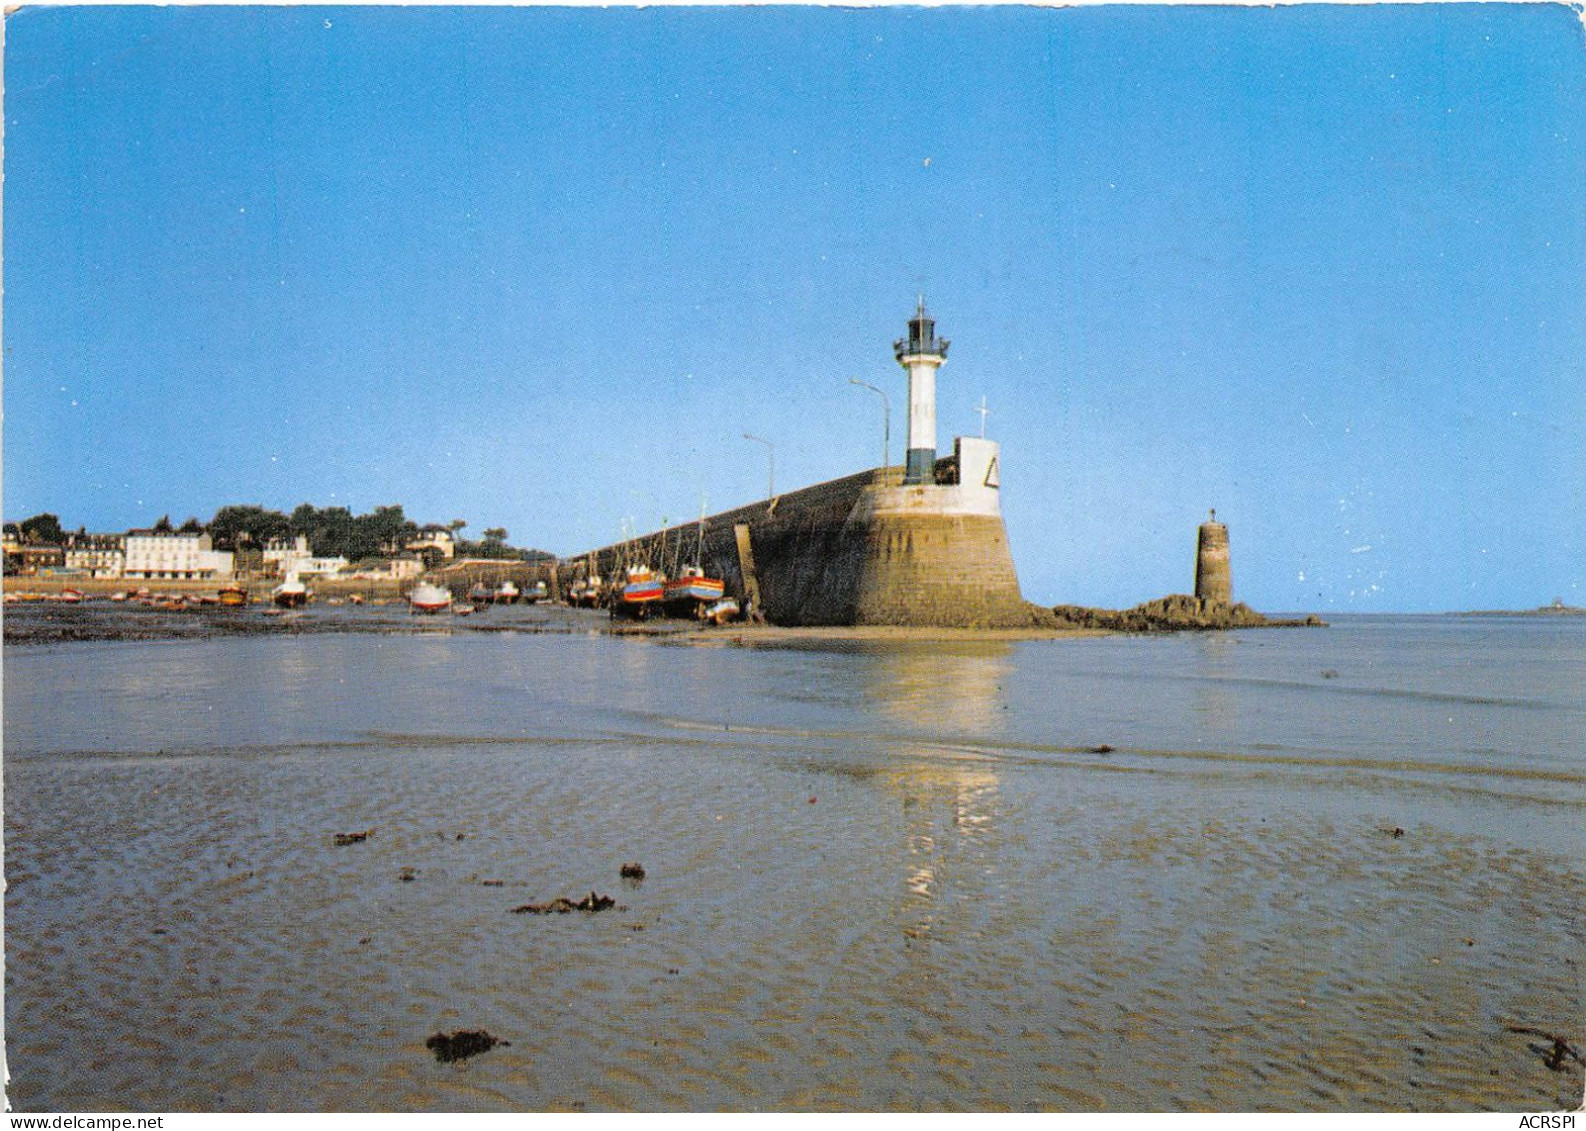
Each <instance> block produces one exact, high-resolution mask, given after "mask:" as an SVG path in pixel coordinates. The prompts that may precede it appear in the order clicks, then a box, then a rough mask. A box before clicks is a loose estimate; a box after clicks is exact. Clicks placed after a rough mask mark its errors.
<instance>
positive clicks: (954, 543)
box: [562, 470, 1050, 628]
mask: <svg viewBox="0 0 1586 1131" xmlns="http://www.w3.org/2000/svg"><path fill="white" fill-rule="evenodd" d="M885 480H886V476H885V474H884V473H883V472H881V471H879V470H876V471H866V472H861V473H859V474H857V475H850V476H845V477H844V478H842V479H834V480H831V481H829V482H826V483H820V484H817V485H815V486H813V487H807V488H804V489H803V490H799V491H793V492H789V493H788V494H786V495H781V496H778V497H777V498H776V499H773V500H767V501H762V502H758V503H754V504H751V505H749V506H745V507H739V508H736V509H734V510H731V511H726V512H723V513H721V514H717V515H712V516H710V517H708V518H707V519H705V522H704V537H703V546H704V550H703V553H700V552H699V546H700V529H699V524H697V523H692V524H689V525H686V526H681V527H677V528H674V529H672V530H669V531H665V532H655V533H652V534H647V535H642V536H640V537H638V538H634V539H630V540H629V541H628V542H625V543H618V544H616V545H613V546H607V547H603V548H601V549H600V550H598V551H594V557H595V559H596V562H597V570H598V572H599V573H600V574H601V576H602V577H604V578H608V579H609V578H613V577H617V576H619V575H620V572H621V570H622V568H623V565H624V563H625V562H626V561H632V560H641V561H644V562H645V563H646V564H648V565H650V566H651V567H652V568H655V569H660V570H662V571H663V572H667V573H669V574H671V573H675V572H676V571H677V569H678V568H679V567H680V566H682V565H692V564H694V561H695V558H696V557H698V558H700V559H701V561H700V564H701V565H702V567H703V568H704V570H705V572H706V573H707V574H709V575H710V576H713V577H720V578H722V579H723V581H725V582H726V585H727V591H728V592H729V593H732V594H734V595H736V596H738V597H739V598H740V599H742V598H743V597H744V595H745V592H746V589H747V586H746V585H745V579H744V577H743V574H742V571H741V569H740V562H739V558H738V548H737V541H736V538H735V536H734V532H733V531H734V527H735V526H737V525H739V524H742V525H746V526H747V527H748V528H749V540H750V544H751V547H752V551H753V558H754V567H755V574H756V578H755V579H756V581H757V583H758V589H759V592H760V608H759V611H760V612H761V613H763V614H764V616H765V617H766V619H767V620H769V621H770V622H771V623H773V624H781V625H851V624H868V625H906V626H907V625H917V626H929V627H962V628H1027V627H1031V626H1033V625H1036V624H1039V623H1042V614H1045V610H1037V609H1035V607H1034V606H1031V605H1028V604H1026V602H1025V601H1024V600H1023V598H1022V597H1021V596H1020V593H1019V581H1018V576H1017V575H1016V573H1015V571H1014V566H1013V556H1012V554H1011V552H1010V550H1009V547H1008V537H1007V531H1006V530H1005V528H1004V527H1003V523H1002V518H1001V517H1000V515H986V514H961V513H941V514H937V513H931V511H930V508H929V507H926V508H919V507H915V508H913V509H911V510H910V511H909V512H908V513H888V512H886V511H885V510H883V511H881V512H880V513H877V511H876V508H875V506H874V505H873V503H874V500H875V499H876V498H877V497H878V495H882V496H884V493H885V492H886V491H888V490H889V488H888V487H887V486H885V485H884V483H885ZM940 490H942V491H943V492H944V494H943V496H942V498H943V500H944V508H943V509H945V510H951V509H952V508H951V507H949V506H946V501H947V500H948V499H949V496H948V495H947V494H945V492H946V491H948V490H950V489H948V488H941V489H940ZM588 557H589V555H580V556H578V557H574V558H569V559H566V560H565V561H564V562H563V565H562V578H563V584H564V585H565V584H567V583H569V582H570V581H571V579H572V578H573V577H575V576H576V575H577V573H578V572H579V571H581V570H583V569H585V568H586V566H585V565H584V564H583V563H585V562H587V560H588ZM1049 615H1050V614H1046V616H1048V617H1049Z"/></svg>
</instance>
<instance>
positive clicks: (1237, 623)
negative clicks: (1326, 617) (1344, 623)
mask: <svg viewBox="0 0 1586 1131" xmlns="http://www.w3.org/2000/svg"><path fill="white" fill-rule="evenodd" d="M1052 615H1053V618H1054V619H1055V621H1056V623H1057V626H1058V627H1061V628H1099V629H1107V630H1110V631H1113V632H1207V631H1216V630H1221V629H1228V628H1305V627H1315V628H1320V627H1324V622H1323V621H1322V620H1321V619H1319V618H1317V617H1314V616H1310V617H1305V618H1304V619H1301V620H1275V619H1273V618H1271V617H1266V616H1263V615H1262V614H1260V613H1258V612H1256V611H1255V610H1254V609H1252V608H1251V607H1250V606H1249V605H1246V604H1244V603H1242V602H1241V603H1239V604H1234V605H1231V604H1228V603H1226V602H1222V601H1208V600H1203V599H1201V598H1199V597H1190V596H1187V595H1185V594H1183V593H1175V594H1173V595H1172V596H1169V597H1162V598H1160V599H1159V600H1155V601H1147V602H1146V603H1145V604H1143V605H1136V606H1135V607H1134V608H1132V609H1124V610H1122V611H1119V610H1115V609H1088V608H1084V607H1082V606H1080V605H1058V606H1057V607H1055V608H1054V609H1053V610H1052Z"/></svg>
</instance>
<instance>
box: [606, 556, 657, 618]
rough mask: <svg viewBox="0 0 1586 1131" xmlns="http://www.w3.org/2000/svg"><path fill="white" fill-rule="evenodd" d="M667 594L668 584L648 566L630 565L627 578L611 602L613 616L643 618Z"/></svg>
mask: <svg viewBox="0 0 1586 1131" xmlns="http://www.w3.org/2000/svg"><path fill="white" fill-rule="evenodd" d="M665 596H666V584H665V583H664V582H663V581H662V580H661V578H659V577H657V576H656V575H655V572H654V571H653V570H651V569H650V568H649V567H648V566H629V567H628V574H627V580H626V581H625V582H624V583H623V586H622V588H621V589H619V590H617V593H616V595H615V597H614V599H613V600H612V602H611V615H612V616H627V617H637V618H638V619H640V620H643V619H644V618H645V617H647V616H649V615H650V611H651V610H652V609H654V608H655V607H656V606H658V605H659V604H660V603H661V600H662V598H664V597H665Z"/></svg>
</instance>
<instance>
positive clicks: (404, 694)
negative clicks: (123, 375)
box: [4, 610, 1586, 1110]
mask: <svg viewBox="0 0 1586 1131" xmlns="http://www.w3.org/2000/svg"><path fill="white" fill-rule="evenodd" d="M85 615H86V614H85ZM338 615H344V616H345V617H346V618H347V620H348V627H349V628H351V627H357V625H356V624H355V623H354V621H355V620H356V617H357V616H359V615H363V614H361V613H354V612H353V611H352V610H347V611H345V613H344V614H338ZM489 615H490V616H496V617H500V616H502V615H504V614H503V611H500V610H498V611H497V612H494V613H491V614H489ZM516 615H518V616H519V617H520V619H521V620H522V627H524V628H525V629H527V628H529V627H533V625H532V624H531V623H530V620H529V619H524V618H528V617H530V614H521V613H520V614H516ZM534 615H539V614H534ZM559 615H560V616H561V618H562V619H561V621H559V622H557V623H556V624H555V625H554V627H557V628H558V629H559V631H557V632H555V633H545V632H529V631H522V632H478V631H469V632H463V631H449V630H445V629H440V630H430V631H424V632H418V633H410V632H378V633H373V632H351V631H349V632H339V631H329V632H318V633H313V634H279V635H268V636H240V637H231V636H216V637H204V636H202V635H200V636H199V637H198V638H196V639H185V640H165V641H149V640H137V641H106V642H93V643H61V644H45V645H31V646H26V645H25V646H11V647H8V648H7V649H6V652H5V657H4V659H5V668H4V676H5V715H4V723H5V731H4V741H5V783H4V784H5V870H6V880H7V885H8V886H7V890H6V895H5V899H6V903H5V924H6V1000H5V1009H6V1042H7V1050H6V1051H7V1056H8V1060H9V1067H10V1072H11V1082H10V1091H9V1096H10V1099H11V1102H12V1103H13V1104H14V1105H15V1106H16V1107H17V1108H19V1109H22V1110H40V1109H47V1110H64V1109H70V1110H104V1109H112V1108H139V1109H142V1108H148V1109H166V1110H170V1109H242V1110H269V1109H384V1108H393V1109H416V1110H423V1109H464V1110H467V1109H580V1108H581V1109H587V1110H600V1109H647V1110H655V1109H721V1108H731V1109H745V1108H759V1109H796V1110H808V1109H844V1110H846V1109H933V1110H935V1109H943V1110H961V1109H972V1110H1000V1109H1014V1110H1023V1109H1079V1110H1091V1109H1153V1110H1186V1109H1188V1110H1195V1109H1256V1110H1265V1109H1284V1110H1296V1109H1297V1110H1338V1109H1351V1110H1358V1109H1393V1110H1402V1109H1413V1110H1460V1109H1489V1108H1497V1109H1511V1110H1530V1109H1541V1108H1555V1107H1561V1106H1567V1107H1574V1106H1576V1105H1578V1104H1579V1103H1580V1102H1581V1095H1582V1073H1581V1071H1580V1069H1579V1066H1577V1065H1573V1064H1570V1063H1568V1062H1566V1068H1567V1070H1565V1071H1552V1070H1550V1069H1549V1068H1548V1067H1547V1065H1546V1064H1545V1063H1544V1057H1545V1055H1546V1054H1547V1052H1549V1051H1550V1049H1551V1042H1550V1041H1549V1040H1547V1039H1546V1038H1543V1037H1539V1036H1536V1035H1533V1034H1526V1033H1518V1032H1514V1031H1512V1030H1511V1029H1510V1028H1509V1026H1519V1027H1524V1028H1534V1029H1538V1030H1541V1031H1544V1032H1547V1033H1556V1034H1559V1035H1563V1036H1566V1037H1567V1038H1570V1039H1572V1040H1573V1041H1574V1042H1575V1044H1576V1047H1580V1046H1581V1045H1582V1044H1586V1041H1583V1039H1582V1038H1583V1037H1586V1033H1583V1029H1582V1023H1583V1018H1586V1010H1583V1008H1582V1007H1583V1004H1586V994H1583V987H1582V979H1581V963H1582V961H1583V959H1586V926H1583V919H1582V915H1581V909H1582V907H1583V906H1586V853H1583V851H1582V849H1583V847H1586V820H1583V818H1586V764H1583V753H1582V749H1583V743H1582V736H1583V733H1586V678H1583V677H1586V620H1569V619H1552V618H1457V617H1371V618H1364V617H1362V618H1339V620H1338V621H1337V623H1335V624H1334V625H1333V626H1332V627H1331V628H1327V629H1303V630H1265V631H1244V632H1236V633H1218V634H1187V635H1175V636H1164V637H1130V636H1112V637H1097V638H1075V639H1056V640H1034V641H1008V642H996V643H981V642H973V643H972V642H950V643H942V642H930V641H923V640H911V639H899V640H885V641H853V640H814V641H811V640H807V639H804V638H795V637H789V638H787V639H782V638H773V639H771V640H766V639H763V638H759V637H745V638H741V639H740V638H737V637H735V636H734V634H733V632H732V630H731V629H727V630H723V631H722V632H720V633H716V634H704V635H688V636H677V637H646V638H638V639H633V638H621V637H616V636H612V635H609V634H606V633H604V632H601V631H597V629H599V628H601V627H603V625H602V622H601V621H600V620H599V619H598V617H596V616H595V615H589V616H587V617H581V616H580V615H576V614H559ZM7 616H8V620H10V619H11V618H12V614H11V613H10V612H9V611H8V614H7ZM321 627H322V628H323V627H327V626H325V625H321ZM328 627H330V628H335V625H330V626H328ZM9 630H10V626H9V625H8V631H9ZM24 638H25V634H24ZM367 830H373V834H372V835H371V836H370V837H369V838H368V839H367V840H364V841H362V842H360V843H355V844H349V845H343V846H338V845H336V844H335V843H334V840H333V837H334V835H335V834H336V833H345V832H354V831H367ZM629 862H638V863H641V864H642V865H643V867H644V870H645V873H646V875H645V878H644V879H643V880H642V881H639V882H634V881H631V880H622V879H620V878H619V875H618V870H619V868H620V867H621V865H622V864H624V863H629ZM591 890H593V891H596V892H598V893H600V894H606V895H611V896H613V897H614V898H615V899H616V900H617V902H618V904H619V906H618V907H616V908H613V909H611V910H608V911H603V912H599V913H595V914H591V913H584V912H574V913H570V914H566V915H533V914H514V913H513V909H514V908H515V907H520V906H523V905H525V904H528V903H539V902H544V901H547V900H550V899H552V898H554V897H556V896H568V897H570V898H572V899H578V898H580V897H582V896H583V895H585V894H587V893H588V892H590V891H591ZM458 1029H485V1030H488V1031H489V1032H490V1033H491V1034H492V1035H493V1036H496V1037H498V1038H501V1039H502V1040H503V1041H504V1042H510V1043H504V1044H500V1045H497V1046H496V1047H495V1048H493V1049H491V1050H490V1051H488V1052H486V1053H483V1054H481V1055H479V1056H476V1057H473V1058H471V1059H469V1060H466V1061H461V1062H457V1063H444V1064H443V1063H438V1062H437V1061H436V1059H435V1058H434V1057H433V1056H432V1055H431V1054H430V1052H429V1051H428V1050H427V1049H426V1047H425V1040H426V1038H428V1037H429V1036H431V1035H432V1034H434V1033H436V1032H451V1031H454V1030H458Z"/></svg>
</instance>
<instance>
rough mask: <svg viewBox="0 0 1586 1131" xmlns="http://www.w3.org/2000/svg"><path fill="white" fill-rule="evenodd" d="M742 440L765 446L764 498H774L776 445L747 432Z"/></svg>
mask: <svg viewBox="0 0 1586 1131" xmlns="http://www.w3.org/2000/svg"><path fill="white" fill-rule="evenodd" d="M743 438H744V439H745V440H753V441H754V442H755V443H757V444H764V445H765V451H766V458H767V460H769V470H768V471H767V473H766V484H765V497H766V498H767V499H774V498H776V445H775V444H773V443H772V442H771V441H770V440H767V439H766V438H765V437H763V436H754V435H751V434H750V433H748V432H745V433H744V434H743Z"/></svg>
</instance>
